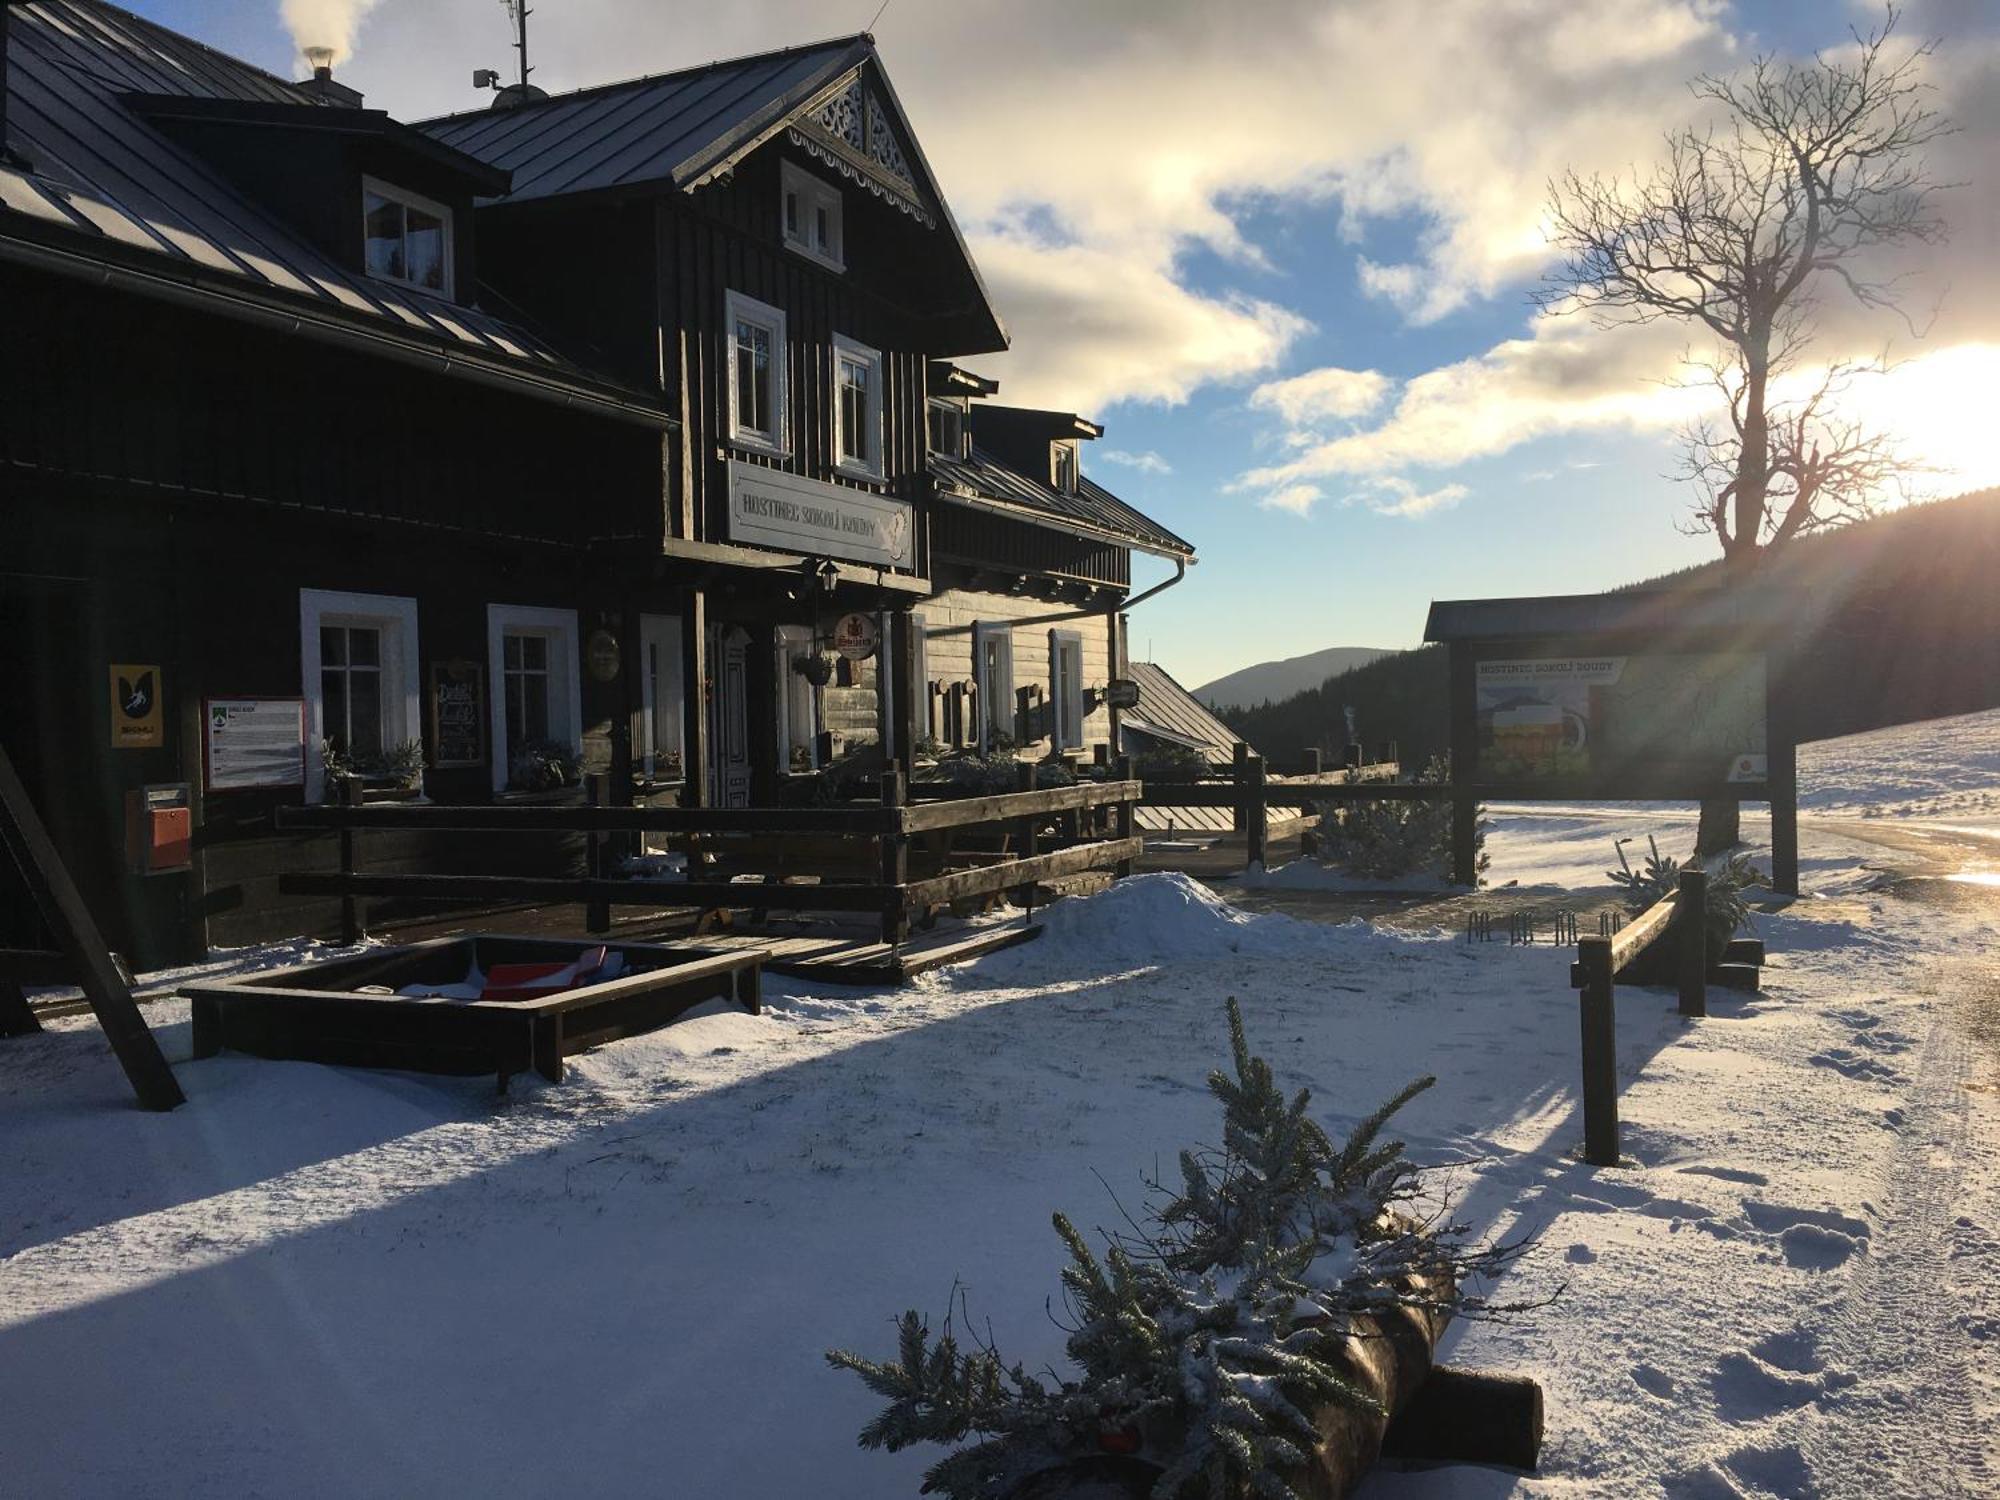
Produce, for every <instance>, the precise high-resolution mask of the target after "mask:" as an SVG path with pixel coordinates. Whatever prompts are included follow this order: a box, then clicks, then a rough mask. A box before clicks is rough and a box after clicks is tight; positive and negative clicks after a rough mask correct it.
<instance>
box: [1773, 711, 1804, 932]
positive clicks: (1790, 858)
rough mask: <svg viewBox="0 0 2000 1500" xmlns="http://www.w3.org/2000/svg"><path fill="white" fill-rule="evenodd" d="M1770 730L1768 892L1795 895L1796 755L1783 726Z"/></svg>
mask: <svg viewBox="0 0 2000 1500" xmlns="http://www.w3.org/2000/svg"><path fill="white" fill-rule="evenodd" d="M1773 728H1774V729H1775V730H1776V731H1777V732H1778V733H1779V734H1785V735H1787V737H1786V738H1784V739H1777V738H1773V740H1772V741H1771V757H1770V761H1769V765H1768V774H1769V776H1770V791H1771V889H1772V890H1774V891H1777V892H1779V893H1780V894H1781V895H1786V896H1796V895H1797V894H1798V893H1799V753H1798V747H1797V746H1796V745H1794V744H1793V743H1792V742H1791V740H1790V738H1789V732H1788V730H1787V729H1786V727H1785V726H1784V725H1783V724H1782V723H1780V724H1778V725H1774V726H1773Z"/></svg>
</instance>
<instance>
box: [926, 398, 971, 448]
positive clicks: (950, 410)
mask: <svg viewBox="0 0 2000 1500" xmlns="http://www.w3.org/2000/svg"><path fill="white" fill-rule="evenodd" d="M930 439H931V452H933V453H942V454H944V455H945V456H946V457H948V458H964V457H965V456H966V455H965V408H964V407H963V406H961V405H960V404H959V403H958V402H956V401H940V400H937V399H935V398H933V399H932V401H931V404H930Z"/></svg>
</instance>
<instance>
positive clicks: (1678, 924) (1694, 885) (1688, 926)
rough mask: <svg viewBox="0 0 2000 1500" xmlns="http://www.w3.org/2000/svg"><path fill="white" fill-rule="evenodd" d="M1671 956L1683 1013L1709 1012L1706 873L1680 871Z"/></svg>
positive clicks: (1675, 902) (1690, 1014) (1701, 871)
mask: <svg viewBox="0 0 2000 1500" xmlns="http://www.w3.org/2000/svg"><path fill="white" fill-rule="evenodd" d="M1674 955H1675V960H1676V965H1677V967H1678V969H1679V971H1680V989H1681V1003H1680V1010H1681V1014H1682V1015H1684V1016H1705V1015H1707V1014H1708V872H1707V871H1706V870H1683V871H1681V880H1680V887H1679V894H1678V896H1677V897H1676V899H1675V901H1674Z"/></svg>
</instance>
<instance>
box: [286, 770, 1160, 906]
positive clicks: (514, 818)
mask: <svg viewBox="0 0 2000 1500" xmlns="http://www.w3.org/2000/svg"><path fill="white" fill-rule="evenodd" d="M1125 770H1126V768H1125V767H1124V766H1123V765H1122V764H1121V766H1120V768H1119V770H1118V772H1117V773H1114V777H1113V779H1111V780H1107V781H1080V782H1077V783H1076V784H1075V785H1072V786H1058V787H1045V788H1038V787H1036V786H1035V784H1034V778H1035V773H1036V768H1035V767H1034V766H1032V765H1025V764H1024V765H1023V766H1022V767H1021V778H1022V780H1021V787H1020V789H1019V790H1017V791H1013V792H1007V793H1001V794H998V795H994V796H984V797H957V798H947V799H939V800H921V801H917V800H912V798H911V796H910V787H909V783H908V780H907V778H906V777H905V775H904V774H903V773H902V772H901V771H890V772H888V773H886V774H884V775H883V776H882V778H881V780H880V783H879V786H880V793H879V798H878V799H877V800H875V801H872V802H846V803H840V804H835V805H831V806H826V807H785V808H707V807H614V806H609V805H607V803H606V799H605V795H604V789H603V783H602V781H601V780H600V781H597V782H595V783H594V785H593V790H592V800H591V803H590V805H587V806H575V805H572V806H563V807H551V806H527V807H520V806H507V805H505V804H502V805H497V806H433V805H430V804H423V803H367V804H364V803H362V802H360V801H359V800H358V795H359V788H358V786H357V785H356V784H354V783H351V782H349V783H344V784H343V799H342V801H341V802H339V803H336V804H331V805H325V806H315V807H283V808H279V809H278V810H277V812H276V814H275V820H276V823H277V826H278V828H280V829H281V830H301V829H304V830H315V829H316V830H321V831H325V832H329V833H335V834H337V835H338V836H339V839H340V867H339V869H338V870H337V871H329V872H324V873H317V872H294V873H291V874H287V875H284V876H281V877H280V879H279V882H278V888H279V890H281V891H283V892H285V893H286V894H289V895H315V896H337V897H339V898H340V903H341V938H342V940H343V941H345V942H350V943H352V942H358V941H359V940H360V938H361V936H362V934H363V932H364V930H365V924H364V921H363V918H362V912H361V907H360V903H361V902H362V901H363V900H364V899H367V898H374V899H378V900H410V901H449V902H465V903H471V904H494V905H497V904H503V903H513V902H535V903H568V902H580V903H582V904H583V905H584V906H585V908H586V916H585V925H586V926H587V927H588V929H589V930H590V931H592V932H604V931H608V930H609V928H610V925H611V916H610V909H611V907H612V906H613V905H626V906H649V907H657V908H692V909H696V910H701V911H710V910H726V909H730V908H749V909H752V910H757V911H770V910H791V911H853V912H871V913H876V914H879V916H880V919H881V924H882V940H883V941H884V942H885V943H888V944H890V945H892V946H894V945H897V944H900V943H902V942H904V941H905V940H906V939H907V938H908V936H909V932H910V926H911V923H912V921H921V920H928V919H929V918H930V917H932V916H934V915H935V914H936V913H937V912H938V911H940V910H942V909H944V908H948V907H951V906H953V905H954V904H958V903H964V902H969V901H976V900H978V899H980V898H990V897H995V896H999V895H1001V894H1003V893H1006V892H1010V891H1018V892H1026V891H1029V890H1031V889H1032V888H1033V887H1034V886H1036V885H1038V884H1042V883H1045V882H1048V881H1052V880H1060V879H1064V878H1066V877H1070V876H1074V875H1079V874H1082V873H1084V872H1086V871H1092V870H1103V871H1107V872H1109V873H1110V874H1111V875H1112V876H1113V877H1114V878H1116V877H1118V876H1123V875H1126V874H1129V873H1130V872H1131V868H1132V861H1133V860H1134V859H1136V858H1137V857H1138V855H1139V853H1140V851H1141V840H1140V839H1139V838H1138V836H1137V835H1136V834H1135V833H1134V831H1133V826H1132V812H1133V808H1134V807H1135V806H1136V805H1137V803H1138V801H1139V798H1140V796H1141V794H1142V791H1143V788H1142V787H1141V786H1140V784H1139V783H1138V782H1136V781H1133V780H1130V779H1128V778H1127V777H1126V775H1124V774H1123V773H1124V771H1125ZM380 829H400V830H430V831H439V832H443V831H450V832H454V833H475V834H506V833H514V834H522V833H551V832H554V833H573V834H581V835H583V837H584V839H585V843H586V865H585V870H586V873H585V874H583V875H580V876H579V875H441V874H371V873H369V872H367V871H366V870H364V869H362V868H361V864H362V848H361V837H362V835H363V834H365V833H367V832H368V831H370V830H380ZM619 834H656V835H665V836H667V837H668V839H669V840H670V841H673V842H677V843H679V844H680V845H681V847H682V848H683V849H684V850H685V852H686V853H687V857H688V877H689V878H687V879H686V880H663V879H652V878H645V877H634V876H620V875H616V874H614V873H612V869H611V866H612V864H613V860H612V857H611V853H610V847H609V842H610V839H611V838H612V836H614V835H619ZM974 846H977V847H974ZM704 875H705V876H707V877H708V878H702V877H703V876H704ZM731 875H752V876H761V877H762V878H761V879H757V880H753V881H744V880H741V879H732V878H730V877H731ZM798 876H805V877H807V878H808V879H809V880H810V881H811V883H796V882H795V881H788V879H787V877H798Z"/></svg>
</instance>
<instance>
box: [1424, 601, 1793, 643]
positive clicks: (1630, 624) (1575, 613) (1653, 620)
mask: <svg viewBox="0 0 2000 1500" xmlns="http://www.w3.org/2000/svg"><path fill="white" fill-rule="evenodd" d="M1786 619H1787V612H1786V610H1785V609H1784V608H1783V607H1782V605H1781V604H1780V602H1778V601H1776V600H1775V599H1774V598H1773V596H1772V593H1771V591H1769V590H1762V591H1760V590H1757V589H1754V588H1741V589H1738V588H1700V589H1627V590H1622V591H1620V592H1617V593H1611V594H1550V595H1545V596H1542V597H1538V598H1523V599H1437V600H1433V601H1432V602H1431V609H1430V616H1429V618H1428V619H1427V620H1426V621H1425V622H1424V639H1425V640H1427V641H1476V640H1514V639H1522V638H1526V637H1532V636H1592V635H1636V634H1661V635H1686V634H1690V633H1718V632H1726V633H1729V634H1733V635H1736V636H1740V637H1742V638H1743V639H1744V640H1746V641H1748V640H1751V639H1754V638H1756V637H1758V636H1759V635H1762V634H1765V633H1768V632H1771V631H1774V630H1777V629H1779V628H1781V627H1782V626H1783V625H1784V624H1785V623H1786Z"/></svg>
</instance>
